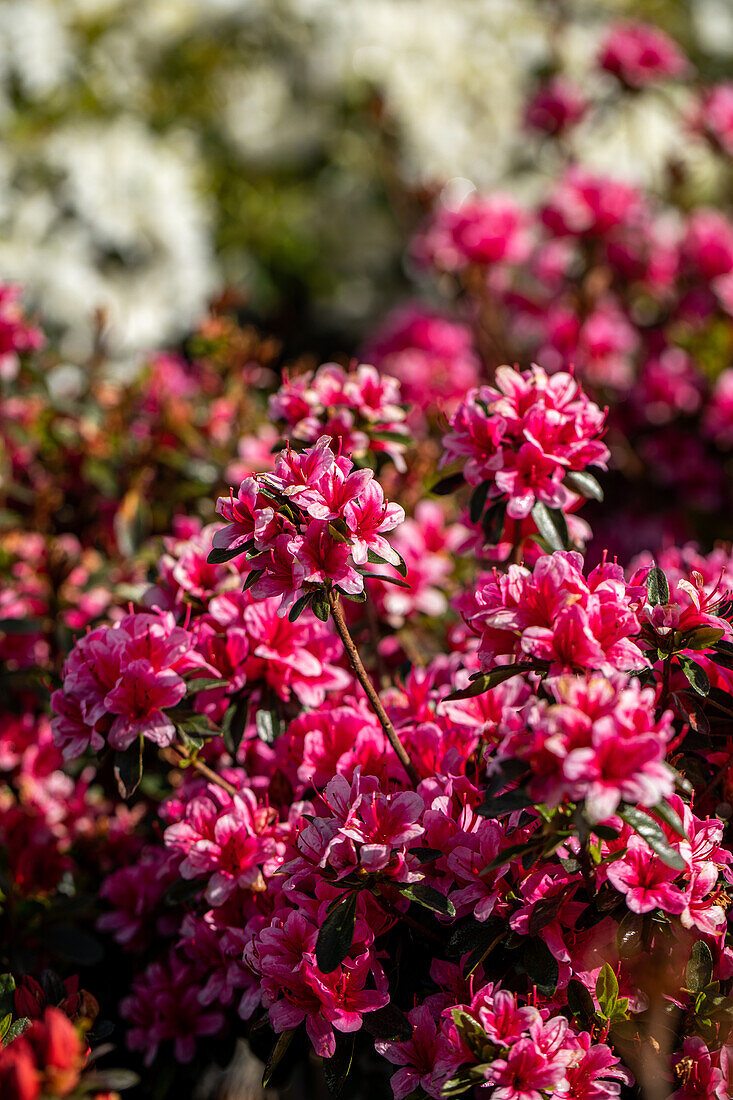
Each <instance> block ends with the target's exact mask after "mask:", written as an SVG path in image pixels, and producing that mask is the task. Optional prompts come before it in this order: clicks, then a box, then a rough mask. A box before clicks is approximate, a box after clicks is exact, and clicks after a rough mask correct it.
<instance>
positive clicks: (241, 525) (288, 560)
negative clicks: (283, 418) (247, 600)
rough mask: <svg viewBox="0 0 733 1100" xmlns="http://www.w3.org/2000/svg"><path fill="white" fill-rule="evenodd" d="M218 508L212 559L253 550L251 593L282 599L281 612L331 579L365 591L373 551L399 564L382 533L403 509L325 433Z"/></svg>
mask: <svg viewBox="0 0 733 1100" xmlns="http://www.w3.org/2000/svg"><path fill="white" fill-rule="evenodd" d="M216 507H217V511H218V513H219V515H221V516H222V518H223V519H225V520H227V524H226V526H225V527H223V528H222V529H221V530H220V531H217V532H216V534H215V535H214V540H213V541H214V560H216V559H217V558H221V557H222V556H223V557H226V556H227V555H230V554H231V555H234V554H241V553H244V552H247V553H248V561H249V565H250V569H251V570H252V572H251V574H250V581H251V585H252V587H251V591H252V595H253V596H254V597H255V598H268V597H274V596H279V597H281V600H280V606H279V609H278V614H279V615H286V614H288V613H289V612H292V611H295V615H297V613H298V612H299V610H300V609H301V608H302V607H303V606H304V605H305V604H307V603H309V602H310V601H311V600H312V599H313V597H314V596H315V594H316V589H318V588H323V587H324V586H325V585H326V584H333V585H335V586H336V588H337V589H338V590H339V591H341V592H342V593H343V594H344V595H347V596H356V597H358V596H360V595H361V593H362V592H363V591H364V579H363V572H364V570H363V567H364V566H366V565H367V563H368V561H369V560H370V558H369V554H370V553H372V554H373V555H376V558H374V559H372V560H376V561H381V562H386V563H389V564H391V565H398V564H399V563H400V557H399V555H398V554H397V553H396V552H395V551H394V550H393V549H392V548H391V547H390V545H389V543H388V542H387V540H386V538H385V537H384V536H385V534H387V533H388V532H390V531H392V530H393V529H394V528H395V527H396V526H397V525H398V524H399V523H401V522H402V520H403V519H404V518H405V513H404V510H403V509H402V507H401V506H400V505H398V504H390V503H389V502H388V501H386V500H385V499H384V493H383V491H382V488H381V486H380V484H379V482H378V481H376V480H375V479H374V475H373V473H372V471H371V470H368V469H364V470H360V469H357V468H356V467H355V466H354V463H353V462H352V460H351V459H350V458H349V457H347V456H346V455H341V454H339V455H336V454H334V451H333V449H332V447H331V439H330V437H329V436H326V435H323V436H321V437H320V438H319V439H318V441H317V443H316V444H315V446H313V447H310V448H308V449H307V450H305V451H302V452H297V451H294V450H290V449H288V450H286V451H283V452H282V453H281V455H280V456H279V457H278V460H277V462H276V463H275V469H274V472H273V473H272V474H269V475H261V476H260V477H259V478H247V479H245V480H244V481H243V482H242V484H241V485H240V486H239V491H238V493H237V496H236V498H235V497H234V492H233V490H232V493H231V495H230V497H229V498H228V499H227V498H226V497H220V498H219V500H218V501H217V506H216ZM220 552H221V553H220ZM317 613H318V612H317ZM295 615H294V616H293V617H295ZM321 617H322V616H321ZM325 617H326V618H327V617H328V613H327V612H326V616H325Z"/></svg>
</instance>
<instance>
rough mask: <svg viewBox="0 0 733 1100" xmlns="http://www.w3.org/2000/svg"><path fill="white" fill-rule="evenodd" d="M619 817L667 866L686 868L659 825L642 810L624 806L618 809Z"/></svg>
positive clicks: (681, 869) (677, 869)
mask: <svg viewBox="0 0 733 1100" xmlns="http://www.w3.org/2000/svg"><path fill="white" fill-rule="evenodd" d="M619 817H620V818H622V820H623V821H625V822H626V824H627V825H630V826H631V828H632V829H633V830H634V832H635V833H638V834H639V836H640V837H641V838H642V839H643V840H645V841H646V842H647V844H648V845H649V847H650V848H651V849H652V851H653V852H656V853H657V855H658V856H659V858H660V859H661V860H662V861H663V862H664V863H666V864H667V866H668V867H672V868H673V870H675V871H684V870H685V869H686V867H687V864H686V863H685V861H684V859H683V858H682V856H681V855H680V853H679V852H678V851H676V850H675V849H674V848H673V847H672V846H671V845H670V843H669V841H668V840H667V838H666V836H665V835H664V831H663V829H662V827H661V825H659V823H658V822H656V821H654V819H653V818H651V817H649V815H648V814H645V813H644V811H643V810H640V809H638V808H637V807H635V806H626V807H625V808H624V809H623V810H620V811H619Z"/></svg>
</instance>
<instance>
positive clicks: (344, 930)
mask: <svg viewBox="0 0 733 1100" xmlns="http://www.w3.org/2000/svg"><path fill="white" fill-rule="evenodd" d="M356 902H357V893H356V891H354V892H353V893H351V894H345V895H344V896H343V897H342V898H341V899H340V901H339V902H338V904H337V905H335V906H334V908H333V909H332V910H331V912H330V913H329V915H328V916H327V917H326V919H325V920H324V922H323V924H322V925H321V928H320V931H319V933H318V940H317V942H316V962H317V963H318V969H319V970H321V971H322V972H323V973H324V974H330V973H331V971H332V970H335V969H336V967H337V966H340V965H341V963H342V962H343V961H344V959H345V958H346V956H347V955H348V953H349V951H350V950H351V945H352V943H353V942H354V924H355V923H356Z"/></svg>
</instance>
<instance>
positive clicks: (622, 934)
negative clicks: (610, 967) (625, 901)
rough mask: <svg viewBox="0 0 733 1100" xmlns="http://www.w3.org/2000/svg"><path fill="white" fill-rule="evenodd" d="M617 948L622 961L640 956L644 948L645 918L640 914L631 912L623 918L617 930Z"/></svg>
mask: <svg viewBox="0 0 733 1100" xmlns="http://www.w3.org/2000/svg"><path fill="white" fill-rule="evenodd" d="M616 947H617V948H618V953H619V957H620V958H622V959H632V958H634V956H635V955H638V954H640V952H641V951H642V949H643V947H644V918H643V917H642V916H641V914H640V913H632V912H631V911H629V912H628V913H626V915H625V916H624V917H623V919H622V920H621V923H620V924H619V926H618V929H617V930H616Z"/></svg>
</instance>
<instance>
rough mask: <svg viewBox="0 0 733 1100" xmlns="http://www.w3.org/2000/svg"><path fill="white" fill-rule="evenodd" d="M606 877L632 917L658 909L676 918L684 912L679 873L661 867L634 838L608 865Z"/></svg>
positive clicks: (664, 866) (650, 852)
mask: <svg viewBox="0 0 733 1100" xmlns="http://www.w3.org/2000/svg"><path fill="white" fill-rule="evenodd" d="M607 875H608V881H609V882H610V883H611V885H612V886H615V887H616V889H617V890H618V891H619V893H621V894H623V895H624V896H625V899H626V904H627V905H628V907H629V909H630V910H631V911H632V913H651V912H653V911H654V910H655V909H662V910H663V911H664V912H665V913H672V914H676V915H679V914H680V913H682V912H683V911H684V909H685V906H686V897H685V893H684V892H683V890H682V889H680V887H679V886H678V885H677V879H678V878H679V871H675V870H674V869H673V868H671V867H668V866H667V865H666V863H663V862H662V860H661V859H659V857H658V856H656V855H654V853H653V852H652V851H651V849H650V848H648V847H647V845H646V844H645V843H644V841H643V840H640V839H639V838H638V837H635V836H633V837H631V838H630V840H629V845H628V848H627V851H626V853H625V855H624V856H623V858H622V859H618V860H615V861H614V862H613V863H611V864H609V866H608V869H607Z"/></svg>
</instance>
